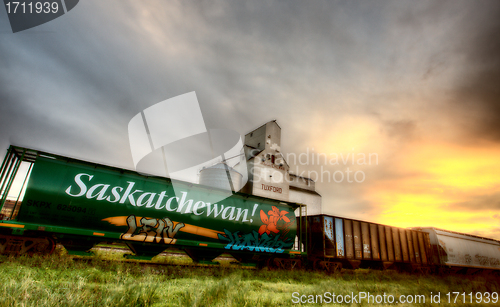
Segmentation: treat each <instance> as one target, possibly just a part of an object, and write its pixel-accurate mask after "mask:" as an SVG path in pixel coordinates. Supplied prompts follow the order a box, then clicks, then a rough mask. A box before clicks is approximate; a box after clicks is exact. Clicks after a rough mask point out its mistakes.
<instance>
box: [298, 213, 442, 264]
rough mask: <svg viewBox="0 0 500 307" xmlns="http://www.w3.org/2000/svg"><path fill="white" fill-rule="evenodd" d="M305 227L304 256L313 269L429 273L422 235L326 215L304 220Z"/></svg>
mask: <svg viewBox="0 0 500 307" xmlns="http://www.w3.org/2000/svg"><path fill="white" fill-rule="evenodd" d="M307 223H308V225H309V231H308V235H309V240H308V242H310V244H309V245H308V249H307V252H308V257H309V260H310V261H311V262H312V263H313V265H314V267H315V268H316V269H321V270H328V271H336V270H339V269H341V268H342V267H344V268H351V269H356V268H377V269H388V268H394V269H401V270H409V271H428V270H429V269H430V267H429V266H430V261H429V260H430V258H431V255H432V250H431V246H430V240H429V234H428V233H426V232H423V231H418V230H411V229H403V228H398V227H391V226H386V225H381V224H375V223H370V222H365V221H360V220H353V219H348V218H342V217H337V216H330V215H315V216H308V217H307Z"/></svg>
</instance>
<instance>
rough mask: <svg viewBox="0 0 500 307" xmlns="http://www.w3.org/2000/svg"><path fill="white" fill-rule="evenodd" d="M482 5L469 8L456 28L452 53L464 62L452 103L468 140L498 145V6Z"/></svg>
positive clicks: (499, 123)
mask: <svg viewBox="0 0 500 307" xmlns="http://www.w3.org/2000/svg"><path fill="white" fill-rule="evenodd" d="M471 4H473V3H471ZM483 4H486V5H484V6H483V5H480V6H477V5H475V4H473V5H474V7H473V8H472V9H471V11H470V15H469V16H468V18H467V20H464V22H463V24H462V25H461V27H460V30H461V31H463V37H462V41H461V44H459V45H458V46H457V51H456V52H457V53H460V54H462V56H463V58H464V60H463V63H462V64H463V65H464V70H463V72H462V74H461V75H460V76H459V77H457V81H456V82H457V83H456V88H455V89H454V91H453V98H452V99H453V101H454V104H455V105H456V106H457V107H458V108H460V110H461V111H462V118H463V119H462V121H463V125H464V127H463V128H464V129H466V130H467V132H468V133H469V134H470V135H471V136H472V137H474V138H477V139H486V140H493V141H495V142H500V98H499V97H500V87H499V84H500V40H499V39H498V33H500V2H498V1H485V2H484V3H483Z"/></svg>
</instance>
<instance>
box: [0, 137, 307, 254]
mask: <svg viewBox="0 0 500 307" xmlns="http://www.w3.org/2000/svg"><path fill="white" fill-rule="evenodd" d="M11 148H12V147H11ZM20 150H22V149H20V148H18V147H14V150H13V151H14V152H15V153H17V154H18V155H20V152H21V151H20ZM23 150H24V152H26V149H23ZM31 152H34V151H31ZM31 163H33V166H32V170H31V174H30V176H29V180H28V183H27V188H26V193H25V195H24V197H23V200H22V203H21V204H20V207H19V213H18V215H17V217H16V219H15V222H16V223H22V224H23V225H25V226H26V227H27V229H31V228H33V227H34V226H33V225H36V227H37V228H36V229H37V230H41V231H45V232H51V233H54V234H55V235H56V237H58V238H61V240H62V241H63V244H64V245H65V247H66V248H67V249H69V250H74V251H78V250H81V251H84V250H87V249H89V248H90V247H91V246H92V245H93V244H95V242H98V241H106V240H121V241H123V242H126V243H128V245H129V246H130V247H131V249H132V250H133V251H134V252H136V255H144V256H153V255H156V254H157V253H159V252H161V251H162V250H164V249H165V248H167V247H169V246H172V245H175V246H177V247H181V248H185V249H186V248H187V250H186V251H187V252H188V254H190V256H192V258H193V259H195V260H203V259H210V258H214V257H215V256H216V255H218V254H220V253H221V252H228V253H233V252H234V253H238V252H244V253H246V254H249V255H253V256H252V257H253V258H254V259H255V254H273V255H274V254H284V253H285V254H289V253H290V252H293V250H292V248H293V246H294V243H295V237H296V233H297V219H296V217H295V214H294V211H295V210H296V209H297V207H298V205H297V204H293V203H285V202H281V201H275V200H271V199H265V198H261V197H256V196H251V195H246V194H241V193H234V194H233V195H230V196H229V197H227V196H228V195H226V194H224V193H225V191H220V190H217V189H215V188H209V187H205V186H200V185H194V184H190V183H186V182H180V181H173V180H170V179H168V178H163V177H155V176H146V175H142V174H139V173H137V172H133V171H128V170H123V169H118V168H113V167H108V166H104V165H99V164H95V163H90V162H84V161H80V160H76V159H71V158H65V157H60V156H56V155H47V154H40V153H39V152H36V155H33V154H32V157H31ZM7 164H8V163H4V167H3V168H6V167H7V166H8V165H7ZM6 173H7V171H6ZM4 177H6V176H4ZM5 180H6V179H5V178H3V180H2V181H5ZM174 187H175V192H174ZM4 194H5V193H4ZM212 200H217V202H213V201H212ZM3 202H5V199H4V200H3ZM3 222H4V223H7V221H3ZM9 223H10V225H11V224H12V223H13V222H12V221H8V223H7V224H9ZM0 226H2V225H0ZM82 235H83V236H82ZM89 235H90V236H91V237H92V239H91V238H90V237H89ZM65 238H66V240H64V239H65ZM197 258H198V259H197ZM247 258H248V257H247ZM257 258H258V257H257Z"/></svg>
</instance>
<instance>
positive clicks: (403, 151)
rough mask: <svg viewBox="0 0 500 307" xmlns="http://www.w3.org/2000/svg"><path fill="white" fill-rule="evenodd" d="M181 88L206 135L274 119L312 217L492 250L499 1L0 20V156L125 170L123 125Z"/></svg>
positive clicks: (121, 7)
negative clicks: (16, 28)
mask: <svg viewBox="0 0 500 307" xmlns="http://www.w3.org/2000/svg"><path fill="white" fill-rule="evenodd" d="M191 91H196V94H197V97H198V100H199V103H200V106H201V110H202V112H203V116H204V119H205V123H206V125H207V127H208V128H225V129H231V130H235V131H237V132H238V133H240V134H246V133H247V132H249V131H251V130H253V129H254V128H256V127H258V126H260V125H262V124H263V123H265V122H267V121H269V120H272V119H276V120H278V123H279V124H280V126H281V127H282V151H283V152H284V153H289V154H290V153H293V154H295V155H297V156H298V155H299V154H300V153H309V155H308V157H309V161H306V163H300V161H299V160H298V159H297V161H295V163H294V161H293V160H292V161H289V164H290V166H291V168H292V170H293V171H294V172H296V173H299V174H301V173H302V172H304V173H302V175H305V176H307V175H308V174H309V175H311V176H313V177H314V176H315V174H318V175H319V177H320V178H317V190H318V192H319V193H320V194H321V195H322V196H323V210H324V212H325V213H328V214H333V215H339V216H345V217H350V218H358V219H363V220H368V221H373V222H379V223H385V224H389V225H395V226H402V227H413V226H434V227H439V228H444V229H449V230H455V231H460V232H466V233H472V234H477V235H484V236H488V237H493V238H497V239H500V175H499V174H500V1H485V0H482V1H400V0H398V1H307V2H305V1H296V2H295V1H244V2H243V1H241V2H233V1H155V0H147V1H146V0H144V1H140V0H130V1H126V0H120V1H118V0H106V1H102V0H85V1H80V3H79V4H78V5H77V6H76V7H75V8H74V9H73V10H71V11H70V12H68V13H67V14H65V15H64V16H62V17H60V18H57V19H55V20H53V21H51V22H49V23H46V24H44V25H41V26H38V27H35V28H32V29H29V30H26V31H22V32H18V33H15V34H13V33H12V31H11V28H10V25H9V21H8V18H7V14H6V11H5V9H4V8H0V151H1V152H5V151H6V149H7V148H8V146H9V144H16V145H20V146H26V147H30V148H35V149H40V150H44V151H48V152H53V153H57V154H62V155H67V156H71V157H76V158H81V159H85V160H89V161H94V162H99V163H104V164H109V165H114V166H119V167H124V168H128V169H132V168H133V167H134V166H133V162H132V156H131V151H130V147H129V143H128V131H127V126H128V123H129V121H130V120H131V119H132V117H133V116H134V115H136V114H137V113H139V112H140V111H142V110H144V109H145V108H147V107H149V106H152V105H154V104H156V103H158V102H160V101H162V100H165V99H167V98H171V97H174V96H177V95H180V94H184V93H187V92H191ZM186 120H189V119H186ZM318 154H321V155H322V156H321V157H322V158H321V159H320V163H319V165H318V164H317V163H316V162H317V160H316V161H315V163H314V165H313V163H312V158H317V157H318ZM370 154H372V155H371V157H372V159H371V161H370V160H369V159H368V157H369V155H370ZM325 155H326V156H327V157H328V159H327V160H325V159H324V157H325ZM353 155H354V157H355V159H354V161H353V160H352V156H353ZM363 156H366V159H365V160H363V159H362V157H363ZM304 157H305V156H303V159H302V161H304V160H305V158H304ZM290 158H291V157H289V160H290ZM353 162H354V163H353ZM315 172H316V173H315ZM322 172H323V173H322ZM328 172H329V173H328ZM335 172H337V173H336V174H337V177H336V181H339V182H335V181H334V180H333V178H332V176H331V175H330V176H329V177H328V175H329V174H333V173H335ZM349 172H351V173H350V176H351V177H350V181H352V182H348V180H347V178H344V180H343V181H341V180H340V179H341V177H340V175H341V174H343V175H344V176H346V174H348V173H349ZM354 172H358V173H357V176H358V177H357V179H358V181H362V182H356V181H355V180H353V175H354ZM321 175H323V177H322V178H321Z"/></svg>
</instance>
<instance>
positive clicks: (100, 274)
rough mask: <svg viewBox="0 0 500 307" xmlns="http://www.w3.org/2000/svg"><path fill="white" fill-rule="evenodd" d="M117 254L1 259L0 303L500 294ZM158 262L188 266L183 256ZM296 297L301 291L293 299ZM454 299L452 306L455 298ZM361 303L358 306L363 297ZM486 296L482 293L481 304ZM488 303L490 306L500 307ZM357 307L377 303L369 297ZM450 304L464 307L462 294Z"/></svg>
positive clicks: (458, 285)
mask: <svg viewBox="0 0 500 307" xmlns="http://www.w3.org/2000/svg"><path fill="white" fill-rule="evenodd" d="M117 257H118V255H116V253H115V254H113V253H111V252H98V253H97V254H96V255H95V256H93V257H91V259H89V260H88V261H75V260H72V259H71V257H69V256H67V255H65V254H64V253H63V252H61V251H59V252H58V255H52V256H45V257H40V256H34V257H17V258H15V257H7V256H0V261H1V263H0V273H1V274H0V288H1V293H2V295H1V297H0V306H289V305H293V301H297V300H299V299H300V296H299V295H305V296H304V297H302V299H303V300H305V301H307V300H308V299H311V298H312V297H313V296H314V298H316V295H319V296H322V295H323V294H324V293H335V295H339V294H341V295H343V296H344V297H345V295H351V293H354V295H358V293H359V292H369V293H370V295H374V299H375V296H376V295H383V294H384V293H385V294H386V295H387V296H388V295H392V296H394V297H395V300H398V297H399V296H400V295H425V303H420V304H415V303H414V304H399V306H404V305H412V306H440V305H449V304H447V303H445V302H446V301H447V296H446V293H448V292H460V293H466V296H465V299H466V300H467V301H469V298H470V296H469V295H468V293H470V292H472V293H473V295H476V293H477V292H481V293H484V292H490V293H491V292H500V281H499V280H498V277H497V278H495V277H488V276H463V275H459V276H458V275H452V276H435V275H427V276H422V275H409V274H401V273H396V272H394V271H385V272H381V271H373V270H356V271H349V270H345V271H342V272H341V273H337V274H334V275H327V274H323V273H321V272H310V271H293V272H285V271H268V270H266V269H264V270H254V269H242V268H238V267H233V266H231V265H229V264H223V265H221V266H209V267H192V266H161V267H158V266H142V265H139V264H136V263H128V262H120V261H109V259H113V258H117ZM156 261H158V262H171V263H184V264H187V263H189V262H190V261H189V260H186V258H180V257H171V258H163V259H157V260H156ZM294 292H298V293H299V294H294V296H292V293H294ZM431 292H432V293H433V295H436V294H437V293H438V292H440V293H441V295H440V298H441V304H437V303H431V302H430V297H429V295H430V294H431ZM326 296H327V297H331V295H330V294H327V295H326ZM323 298H325V297H323ZM381 298H382V297H381ZM387 298H389V297H387ZM450 298H451V301H452V302H453V299H454V298H455V295H451V297H450ZM356 299H357V301H358V302H359V301H360V298H359V295H358V297H357V298H356ZM485 299H486V296H483V297H482V301H483V302H484V300H485ZM491 299H492V297H490V303H489V304H485V305H487V306H498V305H499V304H498V303H497V304H494V303H493V302H492V300H491ZM317 301H318V302H319V298H317ZM326 301H328V299H327V300H326ZM475 301H476V298H475V297H474V298H473V304H470V305H471V306H479V305H480V304H476V303H475ZM323 304H324V305H333V304H325V301H323ZM299 305H300V304H299ZM304 305H315V304H304ZM318 305H321V304H318ZM344 305H345V304H344ZM348 305H349V304H348ZM353 305H363V306H369V305H379V304H376V303H375V304H372V301H370V303H368V302H367V299H364V300H363V301H362V302H361V304H357V303H354V304H353ZM451 305H453V306H455V305H465V304H463V301H462V296H459V298H458V299H457V303H456V304H451Z"/></svg>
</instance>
